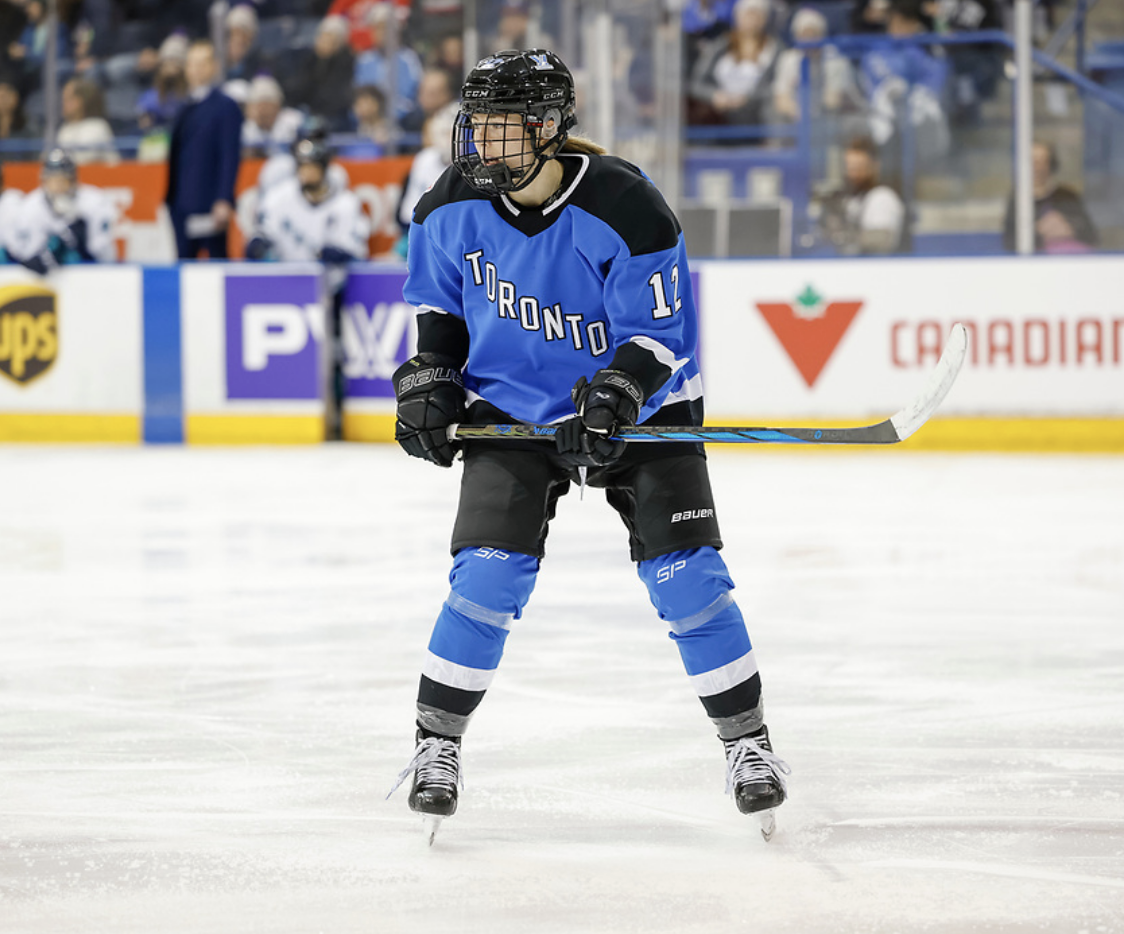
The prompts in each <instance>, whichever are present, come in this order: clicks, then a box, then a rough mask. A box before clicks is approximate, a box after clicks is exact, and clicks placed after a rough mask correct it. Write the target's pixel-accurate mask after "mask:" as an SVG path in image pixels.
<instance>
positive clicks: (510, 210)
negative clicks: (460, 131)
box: [414, 153, 679, 256]
mask: <svg viewBox="0 0 1124 934" xmlns="http://www.w3.org/2000/svg"><path fill="white" fill-rule="evenodd" d="M559 162H561V164H562V169H563V174H562V183H561V185H560V186H559V191H560V192H561V195H560V197H559V198H558V199H556V200H555V201H552V202H548V203H547V205H546V207H545V208H542V207H540V208H526V207H523V206H521V205H519V204H516V203H515V202H514V201H512V200H510V199H509V198H508V196H507V195H502V196H500V197H498V198H491V197H489V196H487V195H484V194H481V193H480V192H478V191H476V190H475V189H474V188H472V187H470V186H469V185H468V183H467V182H465V181H464V180H463V179H462V178H461V176H460V173H459V172H458V171H457V170H456V169H455V168H452V167H450V168H448V169H446V170H445V172H444V174H442V176H441V177H440V178H439V179H438V180H437V181H436V182H435V183H434V185H433V187H432V188H431V189H430V190H429V191H427V192H426V193H425V194H424V195H423V196H422V199H421V201H419V202H418V206H417V208H416V209H415V211H414V221H415V223H418V224H421V223H424V222H425V219H426V218H427V217H428V216H429V215H430V214H431V213H432V212H433V211H435V210H437V209H438V208H440V207H441V206H442V205H445V204H451V203H453V202H458V201H490V202H492V207H493V208H494V210H495V211H496V213H497V214H498V215H499V216H500V217H501V218H502V219H503V220H504V221H505V222H507V223H508V224H510V225H511V226H512V227H514V228H515V229H516V230H519V231H521V232H522V233H523V234H525V235H526V236H528V237H533V236H534V235H535V234H537V233H541V232H542V231H544V230H546V229H547V228H548V227H550V226H551V225H552V224H553V223H554V222H555V221H557V220H558V218H559V217H560V216H562V213H563V211H564V210H565V208H566V207H567V206H568V205H573V206H574V207H577V208H580V209H581V210H583V211H585V212H586V213H587V214H590V215H592V216H593V217H596V218H597V219H599V220H600V221H601V222H602V223H604V224H605V225H606V226H608V227H610V228H611V229H612V230H613V231H615V232H616V234H617V235H618V236H619V237H620V238H621V239H622V240H623V241H624V242H625V244H626V245H627V247H628V250H629V253H631V254H632V255H633V256H642V255H644V254H647V253H658V252H660V251H661V250H670V249H674V248H675V246H676V244H677V243H678V241H679V221H678V220H676V218H675V215H674V214H673V213H672V211H671V208H669V207H668V206H667V202H665V201H664V199H663V196H662V195H661V194H660V193H659V191H658V190H657V189H656V187H655V185H653V184H652V183H651V182H650V181H649V180H648V179H647V178H646V177H645V176H644V174H643V173H642V172H641V171H640V169H638V168H637V167H636V166H634V165H632V164H631V163H630V162H626V161H625V160H624V159H619V158H617V157H616V156H598V155H588V156H586V155H576V154H573V153H564V154H563V155H562V156H560V157H559ZM575 182H576V184H575ZM559 202H561V203H559Z"/></svg>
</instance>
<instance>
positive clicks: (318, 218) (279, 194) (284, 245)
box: [246, 139, 371, 265]
mask: <svg viewBox="0 0 1124 934" xmlns="http://www.w3.org/2000/svg"><path fill="white" fill-rule="evenodd" d="M293 154H294V158H295V160H296V163H297V172H296V175H294V176H293V177H292V178H289V179H286V180H285V181H283V182H280V183H278V184H277V185H275V186H273V188H271V189H270V190H269V191H267V192H265V194H264V195H263V197H262V200H261V203H260V204H259V205H258V211H257V218H256V223H255V227H254V233H253V237H252V239H251V240H250V242H249V243H248V244H247V245H246V256H247V257H248V258H249V259H252V260H263V259H275V260H281V261H283V262H301V261H316V260H320V261H322V262H325V263H329V264H333V265H337V264H344V263H349V262H351V261H353V260H362V259H366V258H367V257H368V255H369V251H368V242H367V241H368V238H369V237H370V233H371V225H370V221H369V220H368V218H367V215H365V214H364V213H363V205H362V202H361V201H360V200H359V198H358V197H356V195H355V194H354V192H352V191H350V190H348V189H346V188H344V189H342V190H341V189H336V188H334V187H333V186H332V185H331V183H330V181H329V167H330V165H331V154H330V153H329V151H328V147H327V146H326V145H325V144H324V143H323V142H319V141H317V140H315V139H303V140H301V141H300V142H299V143H297V145H296V146H295V147H294V150H293Z"/></svg>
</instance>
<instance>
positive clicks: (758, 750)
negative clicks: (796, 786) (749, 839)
mask: <svg viewBox="0 0 1124 934" xmlns="http://www.w3.org/2000/svg"><path fill="white" fill-rule="evenodd" d="M722 745H723V746H725V747H726V794H732V795H733V796H734V801H735V802H736V803H737V805H738V810H739V811H741V812H742V813H743V814H755V815H756V816H757V819H758V820H759V821H760V822H761V836H763V837H764V838H765V839H766V840H770V839H772V836H773V831H774V830H775V829H776V817H775V811H776V809H777V808H778V807H780V805H781V804H782V803H783V802H784V799H785V798H786V797H787V794H788V787H787V784H786V782H785V776H786V775H788V774H789V772H790V771H791V770H790V769H789V767H788V763H787V762H785V761H784V760H783V759H781V758H780V757H779V756H777V755H775V754H774V753H773V747H772V746H771V745H770V743H769V731H768V729H766V728H765V727H764V726H762V727H761V729H760V730H758V731H757V732H756V733H750V734H749V735H748V736H741V737H738V738H737V739H724V740H722Z"/></svg>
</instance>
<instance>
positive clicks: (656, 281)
mask: <svg viewBox="0 0 1124 934" xmlns="http://www.w3.org/2000/svg"><path fill="white" fill-rule="evenodd" d="M648 285H650V286H651V287H652V294H653V295H654V296H655V299H656V307H655V308H653V309H652V317H653V318H655V319H657V320H658V319H660V318H670V317H671V316H672V315H673V314H675V312H677V311H679V309H681V308H682V307H683V302H682V301H681V300H680V298H679V264H678V263H676V264H675V265H674V266H672V267H671V288H672V291H673V292H674V295H673V298H674V299H675V307H674V308H672V307H671V305H669V304H668V301H667V290H666V289H665V288H664V284H663V273H662V272H654V273H652V277H651V278H650V279H649V280H648Z"/></svg>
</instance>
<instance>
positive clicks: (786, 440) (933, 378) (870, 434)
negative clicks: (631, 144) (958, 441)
mask: <svg viewBox="0 0 1124 934" xmlns="http://www.w3.org/2000/svg"><path fill="white" fill-rule="evenodd" d="M967 350H968V332H967V330H966V329H965V327H964V325H962V324H960V323H959V322H957V323H956V324H954V325H953V326H952V330H951V331H950V332H949V336H948V343H947V344H946V345H945V348H944V353H942V354H941V359H940V360H939V361H938V362H937V365H936V367H934V368H933V372H932V373H931V374H930V375H929V381H928V382H927V383H926V384H925V388H924V389H923V390H922V392H921V394H920V395H919V396H918V397H917V398H916V399H914V400H913V402H911V403H910V404H909V405H907V406H906V407H905V408H904V409H902V410H901V411H900V412H897V413H896V414H894V415H892V416H890V418H887V419H886V420H885V421H881V422H878V424H876V425H863V426H861V427H856V428H711V427H705V426H695V425H684V426H668V425H653V426H651V427H648V426H646V425H637V426H635V427H631V428H622V429H620V431H618V432H617V434H616V436H615V437H616V438H618V439H620V440H622V441H702V442H706V443H715V442H717V443H723V444H727V443H728V444H897V443H898V442H899V441H904V440H905V439H906V438H908V437H909V436H910V435H912V434H913V433H914V432H915V431H917V429H918V428H920V427H921V426H922V425H924V424H925V422H927V421H928V420H929V417H930V416H931V415H932V414H933V413H934V412H935V411H936V410H937V407H938V406H939V405H940V404H941V402H942V401H943V400H944V397H945V396H947V395H948V391H949V390H950V389H951V388H952V384H953V383H954V382H955V381H956V376H957V374H958V373H959V372H960V367H961V365H963V363H964V355H965V353H966V352H967ZM557 430H558V426H557V425H525V424H515V425H450V426H449V440H450V441H465V440H472V441H477V440H481V439H487V438H490V439H493V440H496V439H498V440H502V439H504V438H507V439H513V438H514V439H519V440H526V439H535V438H539V439H550V438H553V437H554V433H555V432H556V431H557Z"/></svg>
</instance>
